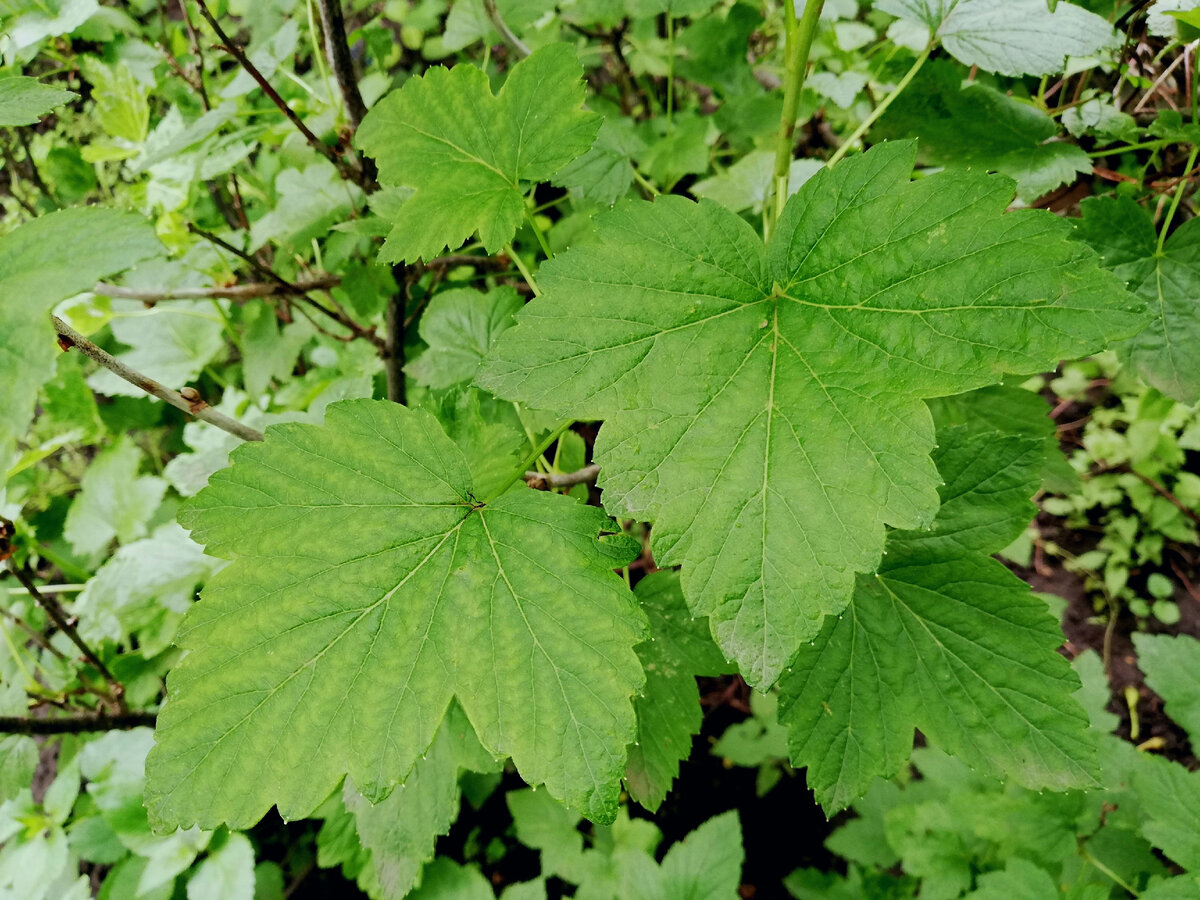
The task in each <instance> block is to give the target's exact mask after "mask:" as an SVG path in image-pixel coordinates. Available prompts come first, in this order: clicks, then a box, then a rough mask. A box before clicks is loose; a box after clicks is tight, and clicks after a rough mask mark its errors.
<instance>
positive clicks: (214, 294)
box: [92, 275, 342, 304]
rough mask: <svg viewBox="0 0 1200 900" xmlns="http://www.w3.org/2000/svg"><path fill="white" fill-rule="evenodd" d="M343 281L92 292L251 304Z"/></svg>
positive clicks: (99, 285)
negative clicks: (257, 299) (255, 299)
mask: <svg viewBox="0 0 1200 900" xmlns="http://www.w3.org/2000/svg"><path fill="white" fill-rule="evenodd" d="M341 283H342V279H341V278H340V277H339V276H337V275H320V276H318V277H316V278H310V279H307V280H297V281H296V282H295V283H294V284H291V283H282V284H281V283H279V282H270V283H268V282H262V281H252V282H248V283H246V284H233V285H229V286H227V287H206V288H179V289H177V290H171V291H140V290H137V289H136V288H128V287H122V286H121V285H119V284H108V283H107V282H103V281H98V282H96V285H95V286H94V287H93V288H92V291H93V292H94V293H97V294H103V295H104V296H105V297H115V298H119V299H121V300H140V301H142V302H143V303H150V304H154V303H162V302H164V301H167V300H211V299H222V300H250V299H253V298H255V297H274V296H278V295H280V294H288V293H298V294H303V293H306V292H307V291H319V290H327V289H329V288H332V287H337V286H338V285H339V284H341Z"/></svg>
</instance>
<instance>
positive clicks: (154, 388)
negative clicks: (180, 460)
mask: <svg viewBox="0 0 1200 900" xmlns="http://www.w3.org/2000/svg"><path fill="white" fill-rule="evenodd" d="M50 318H51V319H52V320H53V321H54V330H55V331H57V332H58V342H59V344H60V345H62V347H63V349H64V350H69V349H71V348H72V347H75V348H76V349H77V350H79V352H80V353H82V354H83V355H84V356H87V357H89V358H91V359H94V360H95V361H96V362H98V363H100V365H102V366H104V368H106V369H108V370H109V371H110V372H112V373H113V374H114V375H116V376H118V377H119V378H124V379H125V380H126V381H128V382H129V383H130V384H132V385H133V386H135V387H139V388H141V389H142V390H143V391H145V392H146V393H147V394H152V395H153V396H155V397H157V398H158V399H159V400H162V401H163V402H165V403H169V404H171V405H172V406H174V407H175V408H176V409H181V410H183V411H184V412H185V413H188V414H189V415H193V416H195V417H196V418H197V419H199V420H200V421H202V422H207V423H208V424H210V425H216V426H217V427H218V428H220V429H222V430H223V431H228V432H229V433H230V434H232V435H236V436H237V437H240V438H241V439H242V440H244V441H261V440H262V439H263V433H262V432H261V431H258V430H257V429H254V428H251V427H250V426H249V425H243V424H242V423H241V422H239V421H237V420H236V419H231V418H230V417H229V416H227V415H225V413H223V412H218V411H217V410H215V409H213V408H212V407H211V406H209V405H208V404H207V403H205V402H204V401H203V400H202V399H200V396H199V394H197V393H196V391H195V390H194V389H193V388H185V390H187V391H188V392H189V394H188V395H184V394H181V393H180V392H179V391H175V390H172V389H171V388H169V387H166V386H164V385H161V384H159V383H158V382H157V381H155V380H154V379H153V378H148V377H146V376H145V375H143V374H142V373H141V372H136V371H134V370H133V369H131V368H129V366H127V365H125V364H124V363H123V362H121V361H120V360H118V359H116V358H115V357H114V356H112V354H110V353H108V352H106V351H104V350H102V349H101V348H99V347H97V346H96V345H95V344H93V343H92V342H91V341H89V340H88V339H87V338H85V337H84V336H83V335H82V334H80V333H79V332H78V331H76V330H75V329H74V328H72V327H71V326H70V325H68V324H67V323H66V322H64V321H63V320H62V319H60V318H59V317H58V316H51V317H50Z"/></svg>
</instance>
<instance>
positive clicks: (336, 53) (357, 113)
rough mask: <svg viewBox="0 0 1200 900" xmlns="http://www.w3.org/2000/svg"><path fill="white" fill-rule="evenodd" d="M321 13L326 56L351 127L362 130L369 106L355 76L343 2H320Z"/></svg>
mask: <svg viewBox="0 0 1200 900" xmlns="http://www.w3.org/2000/svg"><path fill="white" fill-rule="evenodd" d="M317 8H318V9H320V10H321V30H322V31H323V32H325V56H326V57H327V58H328V60H329V65H330V67H331V68H332V69H333V76H334V78H336V79H337V83H338V90H340V91H341V92H342V100H343V102H345V104H346V116H347V117H348V118H349V119H350V127H351V128H353V129H354V130H356V131H357V130H358V126H359V125H360V124H361V123H362V120H363V116H365V115H366V114H367V105H366V104H365V103H363V98H362V94H361V93H359V90H358V78H357V77H356V76H355V74H354V59H353V58H352V57H351V56H350V43H349V41H347V40H346V22H345V19H343V18H342V4H341V0H317Z"/></svg>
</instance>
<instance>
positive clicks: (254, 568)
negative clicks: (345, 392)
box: [147, 400, 646, 827]
mask: <svg viewBox="0 0 1200 900" xmlns="http://www.w3.org/2000/svg"><path fill="white" fill-rule="evenodd" d="M325 421H326V424H325V426H324V427H317V426H312V425H299V424H282V425H276V426H273V427H271V428H268V429H267V439H266V441H265V442H264V443H261V444H253V445H250V444H247V445H244V446H242V447H241V448H239V449H238V450H236V451H234V453H233V454H232V457H231V458H232V460H233V464H232V466H231V467H230V468H228V469H225V470H222V471H221V472H219V473H217V474H216V475H214V476H213V477H212V479H211V480H210V482H209V486H208V487H207V488H206V489H205V490H203V491H201V492H200V493H199V494H198V495H197V496H196V497H195V498H193V499H192V500H191V501H189V503H188V504H187V507H186V508H185V509H184V511H183V513H182V515H181V517H180V521H181V523H182V524H183V525H184V526H185V527H188V528H191V529H192V530H193V537H194V538H195V539H196V540H197V541H199V542H201V543H203V544H205V545H206V550H207V552H208V553H210V554H212V555H215V556H221V557H227V558H230V559H232V560H233V563H232V564H231V565H230V566H228V567H227V568H226V569H224V570H223V571H222V572H221V573H219V574H218V575H217V576H216V577H214V578H213V579H212V580H211V581H210V582H209V583H208V586H207V587H206V588H205V590H204V592H203V599H202V600H201V602H200V603H199V604H197V605H196V606H195V607H193V609H192V611H191V612H189V614H188V617H187V619H186V620H185V622H184V625H183V627H182V628H181V631H180V638H179V643H180V645H181V646H182V647H184V648H185V649H187V650H188V651H189V652H188V654H187V656H186V657H185V658H184V659H183V661H182V662H181V663H180V665H178V666H177V667H176V668H175V669H174V670H173V671H172V673H171V677H170V679H169V682H168V701H167V704H166V706H165V707H164V709H163V712H162V714H161V715H160V717H159V722H158V731H157V734H156V738H157V741H158V745H157V746H156V747H155V749H154V751H153V752H152V754H151V756H150V759H149V761H148V763H147V772H148V779H149V780H148V806H149V809H150V811H151V815H152V817H153V820H154V821H155V822H156V823H157V824H158V825H159V826H160V827H162V826H169V825H171V824H173V823H174V824H178V823H192V822H196V823H214V824H215V823H218V822H223V823H227V824H229V825H230V826H231V827H243V826H247V825H250V824H252V823H254V822H255V821H257V820H258V819H259V818H260V817H261V816H262V815H263V814H264V813H265V812H266V811H267V810H268V809H269V808H270V806H271V804H272V803H274V804H276V805H277V806H278V807H279V811H280V813H281V814H282V815H283V816H285V817H287V818H294V817H298V816H305V815H308V814H309V813H311V812H312V811H313V810H314V809H315V808H316V807H317V806H318V805H319V804H320V803H321V801H322V800H324V799H325V797H327V796H328V795H329V793H330V791H332V790H333V789H334V787H335V786H336V785H337V783H338V782H339V781H340V780H341V779H342V777H343V776H344V775H346V774H349V776H350V777H351V779H352V780H353V781H354V783H355V785H356V787H357V788H358V790H359V791H361V792H362V793H363V794H364V796H366V797H367V798H368V799H369V800H371V801H378V800H381V799H382V798H383V797H385V796H386V795H387V794H388V792H389V791H390V790H391V789H392V787H393V786H394V785H396V784H397V783H399V782H402V781H403V780H404V778H405V777H406V776H407V775H408V773H409V771H410V769H412V767H413V765H414V763H415V762H416V761H417V759H418V758H419V757H420V756H421V754H422V753H424V752H425V751H426V749H427V748H428V747H429V745H430V743H431V741H432V740H433V737H434V735H435V733H436V731H437V729H438V726H439V725H440V724H441V722H442V720H443V718H444V717H445V715H446V710H447V708H448V706H449V704H450V701H451V699H452V698H453V697H455V696H457V697H458V699H459V702H460V704H461V705H462V707H463V709H464V710H465V711H466V713H467V716H468V718H469V719H470V721H471V724H472V726H473V727H474V728H475V731H476V733H477V734H478V736H479V739H480V742H481V743H482V744H483V746H484V747H485V748H487V750H488V751H489V752H491V753H493V754H496V755H501V754H503V755H511V756H512V758H513V761H514V762H515V763H516V766H517V769H518V771H520V772H521V774H522V776H523V777H524V778H525V780H526V781H527V782H529V783H530V784H539V783H543V782H544V783H545V784H546V785H547V787H548V788H549V790H550V792H551V793H552V794H553V795H554V796H556V797H560V798H562V799H563V800H564V801H565V802H566V803H568V804H569V805H571V806H573V807H574V808H576V809H578V810H580V811H581V812H583V813H584V814H585V815H588V816H589V817H592V818H594V819H597V820H605V819H611V818H612V817H613V815H614V814H615V812H616V804H617V797H618V793H619V789H620V784H619V782H620V777H621V775H622V773H623V772H624V768H625V757H626V746H627V745H628V744H629V743H630V742H631V741H632V740H633V737H634V732H635V729H634V724H635V720H634V713H633V707H632V697H633V695H634V694H635V693H636V692H637V691H638V690H639V689H640V688H641V685H642V681H643V676H642V670H641V666H640V664H639V663H638V660H637V657H636V655H635V654H634V651H633V647H634V645H635V644H637V643H638V641H639V640H641V638H642V636H643V634H644V631H645V627H646V626H645V618H644V616H643V614H642V613H641V611H640V609H639V608H638V607H637V605H636V603H635V602H634V601H633V597H632V594H630V593H629V592H628V591H627V590H625V589H624V587H623V586H622V584H621V581H620V579H619V578H617V576H616V575H614V574H613V572H612V571H611V570H612V569H613V568H614V567H615V566H619V565H621V564H623V563H624V562H626V561H627V560H628V559H629V557H630V556H631V555H632V554H631V552H630V547H629V544H628V542H623V541H621V540H619V539H618V540H613V541H608V540H605V541H598V540H597V537H598V536H599V535H600V534H601V533H602V532H604V531H606V530H609V529H611V528H612V527H613V526H612V524H611V522H610V521H609V520H608V518H607V517H606V516H605V515H604V514H603V513H602V512H601V511H600V510H598V509H596V508H594V507H588V506H583V505H581V504H579V503H576V502H575V501H574V500H571V499H569V498H566V497H562V496H557V495H551V494H545V493H539V492H534V491H529V490H526V489H524V488H523V487H522V488H520V489H518V490H513V491H509V492H508V493H505V494H503V495H501V496H500V497H498V498H497V499H495V500H494V501H491V502H488V503H486V504H485V503H483V502H481V501H480V500H479V499H477V498H476V497H475V496H474V494H473V492H472V481H471V475H470V473H469V472H468V470H467V463H466V460H465V458H464V457H463V455H462V453H461V452H460V451H459V450H458V448H457V447H456V446H455V445H454V444H453V443H452V442H451V441H450V439H449V438H447V437H446V435H445V433H444V432H443V431H442V430H441V428H440V427H439V426H438V424H437V422H436V420H434V419H433V417H432V416H430V415H429V414H428V413H425V412H422V411H413V410H408V409H405V408H404V407H401V406H399V405H397V404H393V403H388V402H386V401H374V400H349V401H345V402H342V403H335V404H332V405H330V406H329V408H328V410H327V411H326V416H325Z"/></svg>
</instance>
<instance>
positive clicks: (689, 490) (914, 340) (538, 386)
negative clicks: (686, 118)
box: [479, 143, 1141, 688]
mask: <svg viewBox="0 0 1200 900" xmlns="http://www.w3.org/2000/svg"><path fill="white" fill-rule="evenodd" d="M914 154H915V148H914V147H913V145H911V144H907V143H904V144H882V145H879V146H876V147H875V148H873V149H872V150H870V151H869V152H867V153H864V154H862V155H861V156H857V157H854V158H852V159H849V160H846V161H844V162H842V163H839V164H838V165H837V166H835V167H834V168H833V169H826V170H824V171H822V172H820V173H818V174H817V175H816V176H815V177H813V178H812V179H811V180H810V181H809V182H808V183H806V184H805V185H804V186H803V187H802V188H801V189H800V191H799V192H798V193H797V194H796V195H795V196H794V197H792V198H791V200H789V201H788V205H787V207H786V210H785V212H784V215H783V217H782V219H781V221H780V222H779V225H778V227H777V229H776V231H775V234H774V235H773V236H772V239H771V244H770V247H769V248H764V247H763V245H762V242H761V241H760V240H759V238H758V237H757V235H755V233H754V232H753V231H752V230H751V228H750V226H749V225H748V224H747V223H746V222H745V221H743V220H742V219H739V218H738V217H737V216H735V215H734V214H733V213H731V212H729V211H727V210H725V209H723V208H721V207H719V206H717V205H716V204H713V203H709V202H705V201H702V202H701V203H699V204H695V203H691V202H689V201H687V200H684V199H683V198H680V197H662V198H659V199H658V200H656V201H655V202H654V203H652V204H651V203H642V202H634V203H629V204H626V205H624V206H620V207H618V208H617V209H615V210H614V211H612V212H610V213H607V214H605V215H604V216H602V217H600V218H599V219H597V223H596V228H597V231H598V233H599V236H600V241H599V242H597V243H593V244H588V245H580V246H578V247H576V248H573V249H572V250H570V251H569V252H567V253H565V254H560V255H559V256H558V257H557V258H556V259H554V260H552V261H551V262H549V263H547V264H546V265H545V266H543V267H542V270H541V271H540V273H539V275H538V281H539V283H540V284H541V286H542V290H543V292H544V295H543V296H542V297H540V298H538V299H535V300H533V301H532V302H531V303H529V304H527V305H526V306H525V308H524V310H523V311H522V312H521V314H520V315H519V316H518V324H517V326H516V327H515V328H511V329H509V330H508V331H506V332H505V333H504V334H503V335H501V337H500V339H499V340H498V341H497V342H496V346H495V348H494V349H493V351H492V355H491V357H490V358H489V360H488V361H487V362H486V363H485V366H484V370H483V373H482V375H481V377H480V379H479V383H480V384H481V385H482V386H483V387H485V388H487V389H489V390H492V391H493V392H494V393H496V394H497V395H499V396H502V397H506V398H509V399H516V400H521V401H523V402H525V403H528V404H529V405H530V406H533V407H534V408H539V407H544V408H547V409H554V410H556V411H562V412H566V413H569V414H570V415H571V416H573V417H575V418H581V419H589V418H590V419H606V420H607V421H606V422H605V425H604V427H603V428H602V429H601V431H600V436H599V439H598V442H597V445H596V462H598V463H599V464H600V465H601V466H602V467H603V469H602V472H601V483H602V486H603V488H604V502H605V506H606V508H608V509H609V511H610V512H614V513H616V514H619V515H621V516H624V517H628V518H633V519H636V520H650V521H653V522H654V523H655V527H654V531H653V534H652V546H653V550H654V556H655V559H656V560H657V561H658V563H659V564H660V565H662V566H671V565H678V564H682V565H683V590H684V595H685V596H686V597H687V598H688V603H689V605H690V606H691V608H692V610H693V612H694V613H696V614H697V615H706V616H709V617H710V622H711V624H712V628H713V634H714V636H715V637H716V639H717V643H718V644H719V645H720V646H721V648H722V649H723V650H724V651H725V652H726V654H727V655H729V656H730V657H732V658H733V659H735V660H736V661H737V663H738V665H739V667H740V670H741V672H742V674H743V675H744V676H745V677H746V678H747V680H748V681H750V682H751V683H752V684H755V685H757V686H759V687H762V688H765V687H767V686H769V685H770V684H772V683H773V682H774V681H775V680H776V679H777V678H778V677H779V675H780V673H781V672H782V671H783V669H784V668H785V667H786V665H787V664H788V662H789V660H790V659H791V658H792V656H793V655H794V654H795V652H796V650H797V649H798V648H799V647H800V645H801V644H803V643H804V642H805V641H808V640H811V639H812V638H813V637H815V636H816V634H817V632H818V631H819V629H820V627H821V621H822V619H823V618H824V617H825V616H826V615H828V614H830V613H837V612H839V611H841V610H842V609H844V608H845V606H846V604H847V603H848V602H849V598H850V594H851V592H852V590H853V584H854V573H855V572H865V571H871V570H873V569H874V568H875V566H876V565H877V563H878V561H879V558H880V554H881V552H882V550H883V539H884V525H885V524H890V525H892V526H895V527H903V528H916V527H920V526H922V525H926V524H928V523H929V521H930V520H931V519H932V514H933V512H934V510H935V509H936V507H937V492H936V488H937V474H936V471H935V469H934V466H933V463H932V461H931V460H930V459H929V452H930V450H931V449H932V448H933V443H934V441H933V428H932V423H931V421H930V417H929V413H928V411H927V410H926V408H925V406H924V404H923V403H922V402H921V398H925V397H935V396H939V395H947V394H954V393H959V392H961V391H965V390H970V389H972V388H977V387H981V386H983V385H986V384H995V383H997V382H998V381H999V380H1000V378H1001V375H1002V373H1004V372H1023V373H1032V372H1037V371H1043V370H1045V369H1046V368H1047V367H1051V366H1053V365H1055V363H1056V361H1057V360H1059V359H1062V358H1064V357H1074V356H1079V355H1082V354H1086V353H1089V352H1092V351H1094V350H1096V349H1098V348H1099V347H1101V346H1103V344H1104V341H1105V339H1106V338H1111V337H1115V336H1124V335H1126V334H1128V333H1130V332H1131V331H1132V330H1133V329H1135V328H1136V327H1137V326H1138V325H1139V324H1140V322H1141V319H1140V317H1139V316H1138V315H1137V314H1136V313H1137V311H1138V310H1140V308H1141V304H1140V303H1138V301H1136V300H1135V299H1134V298H1132V297H1130V296H1129V295H1128V294H1126V293H1125V292H1124V291H1123V290H1122V289H1121V287H1120V284H1119V282H1118V281H1117V280H1116V279H1114V278H1112V277H1111V276H1109V275H1108V274H1107V273H1104V272H1103V271H1101V270H1099V269H1098V268H1097V267H1096V265H1095V262H1094V256H1093V255H1092V254H1090V253H1084V254H1081V253H1079V252H1077V251H1076V249H1075V247H1076V246H1078V245H1077V242H1071V241H1068V240H1066V239H1065V237H1066V232H1068V231H1069V229H1070V226H1069V225H1067V224H1066V223H1064V222H1062V221H1061V220H1059V219H1058V218H1056V217H1055V216H1053V215H1051V214H1047V213H1044V212H1037V211H1021V212H1016V213H1010V214H1004V210H1005V208H1006V207H1007V205H1008V202H1009V200H1010V199H1011V197H1012V192H1011V182H1009V181H1008V180H1007V179H1002V178H993V177H988V176H984V175H981V174H978V173H973V172H963V171H958V172H945V173H941V174H938V175H934V176H932V177H929V178H925V179H922V180H920V181H917V182H910V181H909V175H910V173H911V170H912V163H913V157H914Z"/></svg>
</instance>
